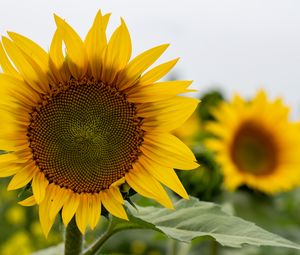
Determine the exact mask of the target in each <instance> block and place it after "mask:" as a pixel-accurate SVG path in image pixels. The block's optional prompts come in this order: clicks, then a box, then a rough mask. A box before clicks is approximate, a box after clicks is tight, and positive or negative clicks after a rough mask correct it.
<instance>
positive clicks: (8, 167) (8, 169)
mask: <svg viewBox="0 0 300 255" xmlns="http://www.w3.org/2000/svg"><path fill="white" fill-rule="evenodd" d="M20 169H21V166H19V165H18V164H14V163H10V164H0V177H8V176H11V175H14V174H16V173H17V172H18V171H19V170H20Z"/></svg>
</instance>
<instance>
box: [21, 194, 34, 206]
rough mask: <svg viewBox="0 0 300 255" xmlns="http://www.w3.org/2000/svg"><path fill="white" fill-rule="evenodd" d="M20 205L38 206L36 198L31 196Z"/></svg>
mask: <svg viewBox="0 0 300 255" xmlns="http://www.w3.org/2000/svg"><path fill="white" fill-rule="evenodd" d="M18 204H20V205H22V206H33V205H36V201H35V198H34V196H30V197H28V198H26V199H24V200H22V201H20V202H18Z"/></svg>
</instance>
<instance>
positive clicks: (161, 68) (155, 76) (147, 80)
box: [139, 58, 179, 85]
mask: <svg viewBox="0 0 300 255" xmlns="http://www.w3.org/2000/svg"><path fill="white" fill-rule="evenodd" d="M178 60H179V58H176V59H174V60H171V61H168V62H166V63H163V64H160V65H158V66H156V67H154V68H152V69H151V70H150V71H148V72H147V73H145V74H144V75H143V76H142V77H141V78H140V80H139V84H140V85H149V84H151V83H154V82H156V81H158V80H159V79H161V78H162V77H164V76H165V75H166V74H167V73H168V72H169V71H170V70H171V69H172V68H173V67H174V66H175V65H176V63H177V62H178Z"/></svg>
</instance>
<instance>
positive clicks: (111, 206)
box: [100, 190, 128, 220]
mask: <svg viewBox="0 0 300 255" xmlns="http://www.w3.org/2000/svg"><path fill="white" fill-rule="evenodd" d="M100 199H101V202H102V204H103V206H104V207H105V208H106V210H107V211H108V212H110V213H111V214H112V215H114V216H116V217H119V218H121V219H125V220H128V217H127V214H126V212H125V210H124V207H123V206H122V204H121V203H119V202H118V201H117V200H115V199H114V197H113V195H112V194H111V191H110V190H105V191H101V192H100Z"/></svg>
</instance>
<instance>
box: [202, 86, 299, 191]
mask: <svg viewBox="0 0 300 255" xmlns="http://www.w3.org/2000/svg"><path fill="white" fill-rule="evenodd" d="M213 113H214V116H215V118H216V121H215V122H211V123H209V124H208V125H207V129H208V131H210V132H211V133H213V134H214V135H215V138H211V139H210V140H208V141H207V146H208V147H209V148H210V149H212V150H214V151H216V153H217V160H218V162H219V163H220V164H221V166H222V170H223V174H224V177H225V186H226V187H227V188H228V189H230V190H233V189H235V188H237V187H238V186H240V185H247V186H249V187H252V188H254V189H257V190H260V191H262V192H265V193H270V194H271V193H275V192H280V191H285V190H289V189H291V188H293V187H294V186H295V185H297V184H298V183H299V180H300V158H299V156H298V155H299V153H300V129H299V123H296V122H292V121H290V120H289V109H288V108H287V107H286V106H285V105H284V104H283V102H282V101H281V99H276V100H274V101H271V100H268V98H267V96H266V93H265V92H264V91H260V92H258V93H257V95H256V97H255V98H254V99H252V100H250V101H245V100H243V99H242V98H241V97H240V96H238V95H236V96H235V97H234V99H233V100H232V101H231V102H223V103H221V105H220V106H219V107H217V108H216V109H214V110H213Z"/></svg>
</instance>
